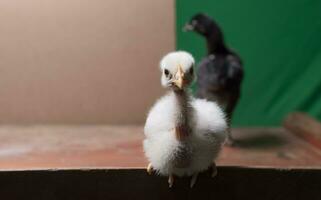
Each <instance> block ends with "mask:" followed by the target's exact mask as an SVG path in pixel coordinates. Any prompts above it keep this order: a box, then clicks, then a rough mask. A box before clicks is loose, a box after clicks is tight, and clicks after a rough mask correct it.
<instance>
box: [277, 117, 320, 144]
mask: <svg viewBox="0 0 321 200" xmlns="http://www.w3.org/2000/svg"><path fill="white" fill-rule="evenodd" d="M283 126H284V127H285V128H286V129H287V130H289V131H290V132H291V133H294V134H295V135H297V136H299V137H300V138H302V139H304V140H306V141H308V142H309V143H311V144H313V145H315V146H316V147H318V148H319V149H321V123H320V122H318V121H317V120H316V119H314V118H312V117H310V116H309V115H307V114H305V113H299V112H296V113H291V114H289V115H288V116H287V117H286V119H285V120H284V123H283Z"/></svg>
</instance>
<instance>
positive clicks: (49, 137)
mask: <svg viewBox="0 0 321 200" xmlns="http://www.w3.org/2000/svg"><path fill="white" fill-rule="evenodd" d="M233 134H234V136H235V137H236V138H237V139H238V140H239V145H238V146H236V147H233V148H232V147H225V148H224V150H223V153H222V155H221V156H220V158H219V160H218V165H230V166H232V165H233V166H259V167H263V166H268V167H281V168H302V167H308V168H321V151H320V149H317V148H315V147H313V146H311V145H310V144H308V143H307V142H305V141H303V140H301V139H299V138H297V137H296V136H294V135H291V134H289V133H287V132H285V131H284V130H282V129H259V128H257V129H255V128H253V129H234V130H233ZM142 139H143V131H142V127H141V126H2V127H0V169H32V168H82V167H94V168H96V167H103V168H106V167H107V168H112V167H145V166H146V164H147V163H146V160H145V157H144V155H143V151H142V147H141V143H142Z"/></svg>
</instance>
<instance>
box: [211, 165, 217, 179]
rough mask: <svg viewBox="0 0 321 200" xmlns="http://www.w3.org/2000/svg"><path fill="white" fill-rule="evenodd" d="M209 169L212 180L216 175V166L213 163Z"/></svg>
mask: <svg viewBox="0 0 321 200" xmlns="http://www.w3.org/2000/svg"><path fill="white" fill-rule="evenodd" d="M211 169H212V175H211V176H212V178H214V177H215V176H216V175H217V168H216V164H215V162H213V164H212V166H211Z"/></svg>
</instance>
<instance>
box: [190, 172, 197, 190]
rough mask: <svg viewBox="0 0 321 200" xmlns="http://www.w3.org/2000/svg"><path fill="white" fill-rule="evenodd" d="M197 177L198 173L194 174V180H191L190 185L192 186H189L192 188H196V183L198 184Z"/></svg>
mask: <svg viewBox="0 0 321 200" xmlns="http://www.w3.org/2000/svg"><path fill="white" fill-rule="evenodd" d="M197 176H198V173H196V174H194V175H193V176H192V180H191V183H190V185H189V186H190V187H191V188H193V187H194V185H195V183H196V180H197Z"/></svg>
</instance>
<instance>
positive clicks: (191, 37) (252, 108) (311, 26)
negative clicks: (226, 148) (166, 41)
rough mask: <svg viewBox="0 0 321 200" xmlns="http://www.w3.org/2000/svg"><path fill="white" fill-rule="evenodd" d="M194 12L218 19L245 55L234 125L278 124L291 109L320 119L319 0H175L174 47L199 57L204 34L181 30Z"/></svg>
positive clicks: (230, 42)
mask: <svg viewBox="0 0 321 200" xmlns="http://www.w3.org/2000/svg"><path fill="white" fill-rule="evenodd" d="M197 12H204V13H207V14H208V15H210V16H212V17H213V18H214V19H215V20H216V21H217V22H218V24H219V25H220V26H221V28H222V29H223V32H224V35H225V40H226V43H227V44H228V45H229V46H230V47H232V48H233V49H235V50H236V51H237V52H238V53H239V54H240V56H241V57H242V59H243V61H244V68H245V79H244V82H243V85H242V96H241V100H240V102H239V104H238V106H237V109H236V111H235V113H234V117H233V126H278V125H280V123H281V122H282V119H283V118H284V117H285V116H286V114H287V113H289V112H291V111H304V112H308V113H310V114H311V115H312V116H314V117H317V118H318V119H321V1H320V0H282V1H280V0H270V1H258V0H243V1H236V0H235V1H232V0H203V1H196V0H177V1H176V18H177V19H176V22H177V23H176V36H177V40H176V47H177V49H179V50H186V51H189V52H191V53H192V54H193V55H194V56H195V58H196V59H197V61H199V60H200V58H202V57H203V56H204V55H205V53H206V49H205V41H204V39H203V38H202V37H200V36H198V35H197V34H195V33H190V32H188V33H185V32H183V31H182V27H183V25H184V24H185V22H186V21H188V20H189V19H190V17H191V16H193V15H194V14H195V13H197Z"/></svg>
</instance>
